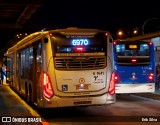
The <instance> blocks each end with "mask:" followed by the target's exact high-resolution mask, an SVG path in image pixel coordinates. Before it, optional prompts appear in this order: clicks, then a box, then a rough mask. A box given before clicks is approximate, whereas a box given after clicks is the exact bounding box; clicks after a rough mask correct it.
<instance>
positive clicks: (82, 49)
mask: <svg viewBox="0 0 160 125" xmlns="http://www.w3.org/2000/svg"><path fill="white" fill-rule="evenodd" d="M76 51H77V52H83V51H84V48H83V47H77V48H76Z"/></svg>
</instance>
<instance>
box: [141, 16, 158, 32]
mask: <svg viewBox="0 0 160 125" xmlns="http://www.w3.org/2000/svg"><path fill="white" fill-rule="evenodd" d="M156 19H159V18H157V17H155V18H149V19H147V20H145V21H144V23H143V26H142V34H144V27H145V25H146V23H148V22H149V21H151V20H156Z"/></svg>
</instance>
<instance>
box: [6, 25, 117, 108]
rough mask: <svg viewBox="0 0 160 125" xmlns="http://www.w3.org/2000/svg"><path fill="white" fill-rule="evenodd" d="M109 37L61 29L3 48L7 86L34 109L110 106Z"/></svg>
mask: <svg viewBox="0 0 160 125" xmlns="http://www.w3.org/2000/svg"><path fill="white" fill-rule="evenodd" d="M112 55H113V54H112V36H111V34H110V33H109V32H108V31H103V30H98V29H85V28H66V29H56V30H49V31H40V32H35V33H32V34H30V35H28V36H26V37H25V38H24V39H22V40H20V41H19V42H17V44H16V45H14V46H13V47H11V48H9V49H8V50H7V52H6V57H7V72H8V73H7V74H8V75H7V81H8V82H9V85H10V87H11V88H12V89H13V90H15V91H16V92H17V93H19V94H20V95H22V96H23V97H24V98H25V99H26V100H27V101H28V102H30V103H31V104H34V105H36V106H37V107H39V108H54V107H70V106H91V105H105V104H112V103H115V101H116V98H115V73H114V72H113V71H114V70H113V64H112V62H113V58H112Z"/></svg>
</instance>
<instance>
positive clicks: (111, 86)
mask: <svg viewBox="0 0 160 125" xmlns="http://www.w3.org/2000/svg"><path fill="white" fill-rule="evenodd" d="M117 78H118V77H117V76H116V74H115V72H113V73H112V75H111V79H110V83H109V90H108V91H109V94H110V95H113V94H115V83H116V81H117Z"/></svg>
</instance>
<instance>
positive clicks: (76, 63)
mask: <svg viewBox="0 0 160 125" xmlns="http://www.w3.org/2000/svg"><path fill="white" fill-rule="evenodd" d="M84 58H85V57H84ZM54 61H55V68H56V69H59V70H78V69H101V68H104V67H106V57H88V58H86V59H76V58H72V57H60V58H58V57H56V58H55V59H54Z"/></svg>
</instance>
